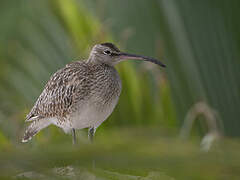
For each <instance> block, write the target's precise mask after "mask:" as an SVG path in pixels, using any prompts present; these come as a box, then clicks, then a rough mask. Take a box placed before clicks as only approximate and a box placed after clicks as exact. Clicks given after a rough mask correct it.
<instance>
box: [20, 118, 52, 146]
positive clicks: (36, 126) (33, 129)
mask: <svg viewBox="0 0 240 180" xmlns="http://www.w3.org/2000/svg"><path fill="white" fill-rule="evenodd" d="M50 124H51V121H49V119H36V120H34V121H33V122H32V123H31V124H30V125H29V126H28V127H27V128H26V131H25V133H24V136H23V138H22V142H28V141H29V140H31V139H32V137H33V136H35V135H36V134H37V133H38V132H39V131H40V130H41V129H43V128H45V127H47V126H49V125H50Z"/></svg>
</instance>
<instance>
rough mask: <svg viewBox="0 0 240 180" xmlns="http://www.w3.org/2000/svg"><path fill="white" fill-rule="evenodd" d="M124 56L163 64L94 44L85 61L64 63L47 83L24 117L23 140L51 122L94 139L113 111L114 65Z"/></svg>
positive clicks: (117, 92)
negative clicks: (84, 133)
mask: <svg viewBox="0 0 240 180" xmlns="http://www.w3.org/2000/svg"><path fill="white" fill-rule="evenodd" d="M124 59H135V60H143V61H149V62H152V63H155V64H157V65H160V66H162V67H165V65H164V64H162V63H161V62H160V61H158V60H156V59H154V58H150V57H146V56H141V55H134V54H129V53H124V52H121V51H120V50H119V49H118V48H117V47H116V46H115V45H113V44H112V43H103V44H97V45H95V46H94V47H93V48H92V50H91V53H90V56H89V58H88V59H87V60H84V61H76V62H73V63H70V64H67V65H66V66H65V67H64V68H62V69H60V70H58V71H57V72H56V73H54V74H53V75H52V76H51V78H50V80H49V81H48V82H47V84H46V86H45V88H44V89H43V91H42V93H41V95H40V96H39V98H38V99H37V101H36V103H35V105H34V106H33V108H32V110H31V111H30V113H29V114H28V115H27V117H26V121H27V122H31V124H30V125H29V126H28V127H27V129H26V131H25V134H24V137H23V139H22V142H27V141H29V140H30V139H31V138H32V137H33V136H34V135H36V134H37V133H38V132H39V131H40V130H41V129H43V128H45V127H47V126H49V125H50V124H54V125H56V126H58V127H60V128H62V129H63V130H64V132H65V133H69V132H72V136H73V143H75V142H76V136H75V129H83V128H89V130H88V137H89V139H90V140H92V139H93V136H94V133H95V131H96V128H97V127H98V126H99V125H100V124H101V123H102V122H103V121H105V120H106V119H107V118H108V116H109V115H110V114H111V113H112V111H113V109H114V107H115V106H116V104H117V102H118V98H119V96H120V93H121V88H122V86H121V80H120V77H119V75H118V73H117V71H116V69H115V68H114V66H115V65H116V64H117V63H119V62H120V61H122V60H124Z"/></svg>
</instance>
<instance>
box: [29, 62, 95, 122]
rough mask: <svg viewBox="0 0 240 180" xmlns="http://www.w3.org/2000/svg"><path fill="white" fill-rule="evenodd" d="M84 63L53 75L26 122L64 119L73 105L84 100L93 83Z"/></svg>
mask: <svg viewBox="0 0 240 180" xmlns="http://www.w3.org/2000/svg"><path fill="white" fill-rule="evenodd" d="M89 71H90V70H89V68H88V66H87V64H86V63H85V62H80V61H78V62H74V63H71V64H68V65H66V67H64V68H62V69H60V70H58V71H57V72H56V73H54V74H53V75H52V76H51V78H50V80H49V81H48V83H47V84H46V86H45V88H44V90H43V92H42V93H41V95H40V96H39V98H38V99H37V101H36V103H35V105H34V106H33V108H32V110H31V111H30V113H29V114H28V115H27V117H26V121H33V120H36V119H42V118H48V117H56V116H58V117H64V116H66V115H67V114H69V113H71V111H73V110H74V109H73V105H74V104H75V103H77V102H79V101H81V100H84V98H85V97H87V95H88V93H90V91H91V90H90V86H91V84H92V83H93V82H92V79H91V77H90V76H91V75H90V74H91V73H90V72H89Z"/></svg>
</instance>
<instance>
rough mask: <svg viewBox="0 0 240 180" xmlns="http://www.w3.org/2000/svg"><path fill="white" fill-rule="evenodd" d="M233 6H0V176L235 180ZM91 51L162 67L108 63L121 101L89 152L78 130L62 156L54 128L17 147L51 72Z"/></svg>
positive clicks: (239, 164)
mask: <svg viewBox="0 0 240 180" xmlns="http://www.w3.org/2000/svg"><path fill="white" fill-rule="evenodd" d="M239 8H240V1H237V0H232V1H226V0H212V1H209V0H202V1H190V0H151V1H146V0H131V1H128V0H121V1H110V0H89V1H84V0H41V1H37V0H31V1H30V0H25V1H19V0H11V1H9V0H2V1H1V5H0V22H1V23H0V157H1V158H2V162H1V159H0V172H1V175H0V176H1V177H2V178H13V177H14V176H16V175H17V174H18V173H23V172H28V171H31V172H41V173H42V174H44V175H45V177H44V178H45V179H46V176H47V177H48V178H50V177H51V178H57V179H59V178H60V179H61V178H63V179H64V178H68V177H65V176H57V175H56V173H55V174H54V173H52V171H51V173H50V172H49V171H50V170H49V169H50V168H54V167H66V166H69V165H71V166H72V165H73V166H74V167H75V168H76V167H77V168H76V169H77V170H76V169H74V170H72V169H71V168H72V167H71V168H70V170H69V171H71V173H75V175H76V177H75V178H76V179H78V178H82V179H87V178H90V177H94V178H95V179H98V178H99V179H128V178H129V179H138V178H139V179H141V178H148V179H154V178H155V179H239V178H240V171H239V169H240V153H239V152H240V141H239V136H240V121H239V117H240V110H239V107H240V81H239V78H240V61H239V58H240V53H239V52H240V23H239V17H240V11H239ZM102 42H113V43H114V44H116V45H117V46H118V47H119V48H120V49H122V50H125V51H128V52H131V53H136V54H143V55H146V56H152V57H156V58H158V59H160V60H161V61H162V62H164V63H165V64H166V65H167V68H166V69H162V68H159V67H157V66H156V65H153V64H149V63H145V62H142V63H141V62H128V61H126V62H122V63H120V64H119V65H117V69H118V71H119V73H120V76H121V79H122V84H123V91H122V94H121V97H120V100H119V103H118V105H117V107H116V108H115V110H114V112H113V113H112V115H111V116H110V117H109V118H108V120H107V121H105V122H104V123H103V124H102V125H101V126H100V127H99V128H98V130H97V132H96V140H95V144H94V145H90V144H89V143H88V141H87V137H86V132H85V131H80V132H78V139H79V145H78V146H77V147H72V145H71V136H70V135H66V134H64V133H63V132H62V130H60V129H58V128H56V127H49V128H47V129H44V130H43V131H41V132H40V133H39V134H38V135H37V136H36V137H34V139H33V141H31V142H30V143H28V144H21V143H20V139H21V137H22V134H23V132H24V128H25V126H26V125H25V124H24V120H25V116H26V114H27V113H28V112H29V110H30V109H31V107H32V106H33V104H34V102H35V101H36V99H37V97H38V96H39V94H40V93H41V91H42V90H43V87H44V85H45V84H46V82H47V81H48V79H49V77H50V76H51V74H53V73H54V72H55V71H56V70H57V69H59V68H62V67H64V66H65V64H67V63H69V62H71V61H75V60H81V59H84V58H87V57H88V54H89V52H90V50H91V47H92V46H93V45H94V44H96V43H102ZM187 138H188V141H185V140H186V139H187ZM199 144H201V145H199ZM46 147H47V148H46ZM58 151H60V152H58ZM203 151H205V153H203ZM206 151H208V152H206ZM56 152H58V153H56ZM93 158H94V159H95V163H96V164H95V166H96V168H94V169H92V168H91V167H92V165H91V162H92V159H93ZM82 168H86V169H84V170H83V169H82ZM46 169H48V171H47V170H46ZM79 169H80V170H79ZM73 171H77V172H73ZM201 171H204V173H202V172H201ZM81 172H83V173H81ZM41 173H40V174H41ZM84 173H85V174H87V175H86V177H85V174H84ZM53 174H54V175H53ZM83 174H84V175H83ZM36 176H37V177H35V176H34V178H41V177H39V176H38V175H36ZM82 176H83V177H82Z"/></svg>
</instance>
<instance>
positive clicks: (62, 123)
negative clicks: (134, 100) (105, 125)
mask: <svg viewBox="0 0 240 180" xmlns="http://www.w3.org/2000/svg"><path fill="white" fill-rule="evenodd" d="M120 92H121V81H120V78H119V75H118V73H117V71H116V70H115V68H114V67H112V66H109V65H107V64H100V63H99V64H93V63H87V62H85V61H77V62H74V63H71V64H68V65H66V67H64V68H62V69H60V70H58V71H57V72H56V73H55V74H53V75H52V76H51V78H50V80H49V81H48V83H47V84H46V86H45V88H44V90H43V92H42V93H41V95H40V96H39V98H38V100H37V101H36V103H35V105H34V107H33V108H32V110H31V112H30V113H29V114H28V116H27V121H31V120H36V119H52V118H55V120H56V122H54V124H55V125H58V126H59V127H62V128H65V129H64V130H65V131H68V130H69V129H70V128H76V129H81V128H85V127H89V126H98V125H100V124H101V123H102V122H103V121H104V120H105V119H106V118H107V117H108V116H109V115H110V113H111V112H112V110H113V109H114V107H115V105H116V104H117V101H118V97H119V95H120ZM71 126H73V127H71Z"/></svg>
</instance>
